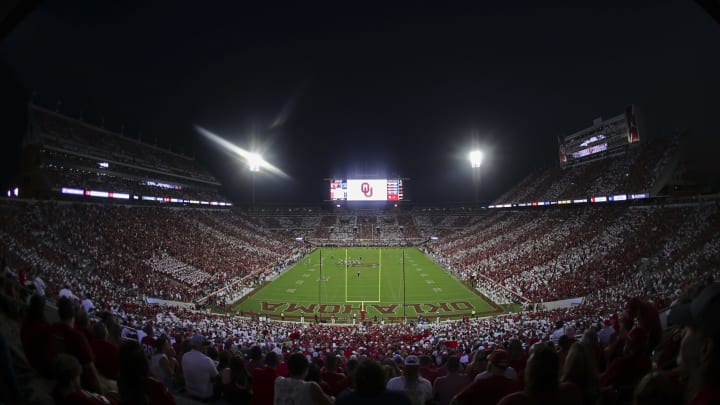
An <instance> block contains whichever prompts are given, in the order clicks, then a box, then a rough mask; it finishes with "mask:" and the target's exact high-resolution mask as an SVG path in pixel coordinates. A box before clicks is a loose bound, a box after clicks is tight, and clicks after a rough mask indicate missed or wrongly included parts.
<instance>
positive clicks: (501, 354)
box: [487, 349, 510, 368]
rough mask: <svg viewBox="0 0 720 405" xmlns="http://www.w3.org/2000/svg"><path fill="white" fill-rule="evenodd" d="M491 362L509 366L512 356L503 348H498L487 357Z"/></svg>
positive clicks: (496, 364)
mask: <svg viewBox="0 0 720 405" xmlns="http://www.w3.org/2000/svg"><path fill="white" fill-rule="evenodd" d="M487 359H488V361H489V362H490V364H492V365H493V366H497V367H500V368H507V367H508V366H509V365H510V356H508V354H507V352H506V351H505V350H502V349H497V350H495V351H493V352H492V353H490V355H489V356H488V357H487Z"/></svg>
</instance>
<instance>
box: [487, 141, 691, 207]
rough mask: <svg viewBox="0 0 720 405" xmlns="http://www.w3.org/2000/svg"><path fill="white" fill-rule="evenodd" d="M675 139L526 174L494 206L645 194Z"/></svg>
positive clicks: (665, 163) (672, 151)
mask: <svg viewBox="0 0 720 405" xmlns="http://www.w3.org/2000/svg"><path fill="white" fill-rule="evenodd" d="M678 144H679V138H678V137H677V136H675V137H673V138H671V139H658V140H656V141H654V142H649V143H645V144H643V145H642V146H641V147H640V148H631V149H629V150H628V151H627V153H626V154H623V155H620V156H614V157H609V158H606V159H602V160H597V161H594V162H591V163H587V164H584V165H580V166H576V167H570V168H565V169H562V168H559V167H554V168H550V169H544V170H540V171H537V172H534V173H531V174H529V175H528V176H527V177H526V178H525V179H523V180H522V181H521V182H520V183H518V184H517V185H516V186H515V187H513V188H512V189H510V190H509V191H508V192H507V193H505V194H503V195H502V196H501V197H500V198H498V199H497V200H496V203H498V204H504V203H516V202H532V201H557V200H564V199H573V198H584V197H595V196H609V195H616V194H627V193H630V194H633V193H647V192H649V191H650V190H651V189H652V187H653V185H654V184H655V181H656V180H657V179H658V178H659V177H660V176H661V175H662V174H663V170H664V169H665V168H666V167H668V165H669V164H670V163H671V161H672V157H673V156H675V155H676V151H677V148H678Z"/></svg>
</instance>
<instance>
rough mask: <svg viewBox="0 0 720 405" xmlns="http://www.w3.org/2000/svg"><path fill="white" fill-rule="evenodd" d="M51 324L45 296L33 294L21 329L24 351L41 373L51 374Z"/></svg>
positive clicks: (31, 363)
mask: <svg viewBox="0 0 720 405" xmlns="http://www.w3.org/2000/svg"><path fill="white" fill-rule="evenodd" d="M49 334H50V324H49V323H48V322H47V320H46V319H45V297H43V296H40V295H37V294H35V295H33V296H32V297H31V298H30V305H29V306H28V308H27V311H26V313H25V319H24V321H23V324H22V328H21V329H20V338H21V340H22V345H23V352H24V353H25V357H26V358H27V359H28V362H29V363H30V365H31V366H32V368H34V369H35V370H37V371H38V372H39V373H40V374H41V375H44V376H46V377H49V376H50V371H51V370H50V363H49V359H50V357H51V356H52V354H51V353H50V346H49V342H48V335H49Z"/></svg>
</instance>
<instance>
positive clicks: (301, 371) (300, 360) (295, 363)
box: [287, 353, 310, 378]
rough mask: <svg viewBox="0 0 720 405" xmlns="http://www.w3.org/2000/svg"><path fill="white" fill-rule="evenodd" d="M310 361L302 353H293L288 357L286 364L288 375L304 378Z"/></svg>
mask: <svg viewBox="0 0 720 405" xmlns="http://www.w3.org/2000/svg"><path fill="white" fill-rule="evenodd" d="M309 365H310V362H309V361H308V359H307V357H305V355H303V354H302V353H293V354H291V355H290V357H288V361H287V366H288V372H289V373H290V377H296V378H305V376H306V375H307V372H308V367H309Z"/></svg>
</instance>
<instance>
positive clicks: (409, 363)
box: [405, 354, 420, 366]
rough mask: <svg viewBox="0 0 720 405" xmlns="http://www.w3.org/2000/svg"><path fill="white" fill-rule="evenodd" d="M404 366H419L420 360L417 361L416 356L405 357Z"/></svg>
mask: <svg viewBox="0 0 720 405" xmlns="http://www.w3.org/2000/svg"><path fill="white" fill-rule="evenodd" d="M405 365H406V366H419V365H420V359H418V357H417V356H414V355H412V354H411V355H409V356H407V357H405Z"/></svg>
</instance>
